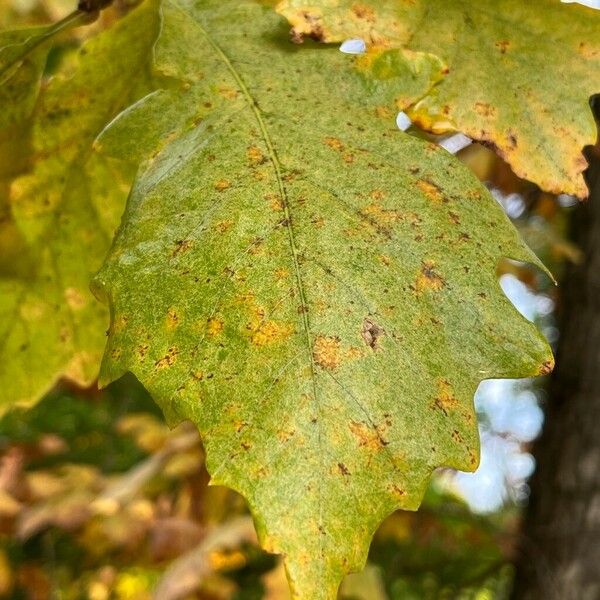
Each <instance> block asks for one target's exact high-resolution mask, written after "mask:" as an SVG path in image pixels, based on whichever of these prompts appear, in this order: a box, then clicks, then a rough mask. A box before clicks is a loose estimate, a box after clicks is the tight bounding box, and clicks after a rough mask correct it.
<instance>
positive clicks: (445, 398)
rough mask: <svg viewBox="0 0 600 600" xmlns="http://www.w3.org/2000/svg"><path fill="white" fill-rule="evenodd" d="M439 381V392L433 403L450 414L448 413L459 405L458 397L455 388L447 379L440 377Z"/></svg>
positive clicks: (445, 413) (446, 413)
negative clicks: (455, 394)
mask: <svg viewBox="0 0 600 600" xmlns="http://www.w3.org/2000/svg"><path fill="white" fill-rule="evenodd" d="M437 383H438V392H437V396H436V397H435V400H434V401H433V404H434V406H435V408H437V409H438V410H441V411H442V412H443V413H444V415H446V416H448V413H449V412H450V411H451V410H453V409H454V408H456V407H457V406H458V399H457V398H456V396H454V390H453V389H452V386H451V385H450V383H449V382H448V381H447V380H446V379H439V380H438V382H437Z"/></svg>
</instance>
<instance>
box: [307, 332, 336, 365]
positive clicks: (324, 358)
mask: <svg viewBox="0 0 600 600" xmlns="http://www.w3.org/2000/svg"><path fill="white" fill-rule="evenodd" d="M313 357H314V360H315V362H316V363H317V364H318V365H319V366H320V367H322V368H323V369H328V370H333V369H337V368H338V367H339V366H340V364H341V362H342V353H341V348H340V338H338V337H332V336H323V335H319V336H317V338H316V339H315V344H314V347H313Z"/></svg>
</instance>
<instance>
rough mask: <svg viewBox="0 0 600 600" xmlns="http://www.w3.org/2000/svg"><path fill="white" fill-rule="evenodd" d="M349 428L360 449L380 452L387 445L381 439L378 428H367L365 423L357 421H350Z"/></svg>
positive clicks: (380, 432) (385, 441)
mask: <svg viewBox="0 0 600 600" xmlns="http://www.w3.org/2000/svg"><path fill="white" fill-rule="evenodd" d="M349 427H350V431H351V432H352V434H353V435H354V437H355V438H356V439H357V441H358V445H359V446H360V447H361V448H368V449H369V450H381V449H382V448H384V447H385V446H387V445H388V444H389V442H388V441H387V440H385V439H384V438H383V436H382V431H380V429H381V428H380V427H376V426H369V425H367V424H366V423H362V422H359V421H350V425H349Z"/></svg>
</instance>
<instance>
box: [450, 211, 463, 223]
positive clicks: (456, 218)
mask: <svg viewBox="0 0 600 600" xmlns="http://www.w3.org/2000/svg"><path fill="white" fill-rule="evenodd" d="M448 218H449V219H450V223H452V224H453V225H460V217H459V216H458V215H457V214H456V213H455V212H452V211H450V212H449V213H448Z"/></svg>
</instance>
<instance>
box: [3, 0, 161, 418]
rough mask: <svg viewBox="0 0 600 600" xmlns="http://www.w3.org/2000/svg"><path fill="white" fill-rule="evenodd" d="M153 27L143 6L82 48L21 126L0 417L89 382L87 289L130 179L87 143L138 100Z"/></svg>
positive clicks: (100, 318) (101, 310) (92, 322)
mask: <svg viewBox="0 0 600 600" xmlns="http://www.w3.org/2000/svg"><path fill="white" fill-rule="evenodd" d="M157 24H158V23H157V13H156V7H155V6H153V5H152V4H151V3H148V4H147V5H146V6H143V7H141V8H140V9H137V10H136V11H134V12H133V13H132V14H130V15H129V16H128V17H126V18H125V19H123V20H122V21H120V22H119V23H118V24H116V25H115V26H114V27H113V28H111V29H110V30H109V31H107V32H106V33H104V34H102V35H100V36H98V37H97V38H94V39H93V40H91V41H90V42H88V43H87V44H85V45H84V46H83V47H82V48H81V50H80V52H79V59H78V61H77V62H78V64H77V68H76V70H75V71H74V72H72V73H68V74H58V75H56V76H55V77H54V78H52V79H51V80H50V82H49V83H47V84H46V85H45V86H44V88H43V89H42V91H41V93H40V95H39V97H38V98H37V101H36V103H35V107H34V108H33V109H32V111H33V112H32V115H31V119H30V122H29V123H28V124H25V125H22V126H21V131H22V133H23V135H25V132H26V131H29V132H30V140H29V143H28V149H27V153H26V159H27V161H28V163H29V172H27V173H26V174H24V175H22V176H20V177H18V178H16V179H15V180H13V181H12V183H11V185H10V196H9V208H10V215H8V217H7V218H8V219H9V221H8V223H7V228H8V227H10V230H11V232H12V234H14V235H13V238H14V242H11V244H13V247H12V250H13V251H14V252H15V254H18V256H19V257H20V261H19V264H18V268H14V265H13V264H7V265H6V266H5V267H4V268H3V269H2V271H1V272H0V324H1V335H0V340H1V342H0V412H1V411H3V410H6V408H8V407H9V406H12V405H14V404H30V403H32V402H34V401H36V400H37V399H38V398H39V397H40V396H41V395H42V394H43V393H44V392H45V391H46V390H47V389H48V388H49V387H50V386H51V385H52V384H53V383H54V382H55V381H56V379H57V378H59V377H61V376H65V377H67V378H69V379H72V380H73V381H76V382H78V383H80V384H89V383H91V382H92V381H93V380H94V379H95V378H96V377H97V374H98V368H99V364H100V358H101V355H102V350H103V347H104V343H105V335H104V334H105V330H106V328H107V325H108V314H107V311H106V308H105V307H104V306H103V305H102V304H100V303H98V302H97V301H96V299H95V298H94V297H93V296H92V294H91V292H90V291H89V281H90V279H91V277H92V275H93V274H94V272H95V271H97V269H98V268H99V267H100V265H101V263H102V260H103V259H104V257H105V255H106V252H107V250H108V248H109V246H110V243H111V240H112V236H113V233H114V231H115V229H116V227H117V225H118V222H119V217H120V215H121V212H122V210H123V207H124V204H125V199H126V196H127V193H128V187H129V185H128V182H129V183H130V181H131V176H132V173H131V168H129V169H127V168H124V167H123V165H121V164H120V163H118V162H117V161H115V160H109V159H106V158H105V157H101V156H100V155H98V153H96V152H94V151H93V150H92V144H93V140H94V139H95V137H96V136H97V135H98V134H99V133H100V132H101V131H102V129H103V128H104V127H105V125H106V124H107V123H108V122H109V121H110V120H111V119H112V118H113V117H114V116H115V115H116V114H118V112H119V111H120V110H121V109H122V108H124V107H125V106H127V105H128V104H129V103H131V102H132V101H133V100H135V99H136V98H137V97H139V95H140V94H145V93H147V85H146V84H147V81H148V77H147V75H148V73H147V72H148V69H147V68H146V66H147V63H148V60H149V56H150V53H151V48H152V44H153V41H154V39H155V37H156V25H157ZM15 101H16V100H15ZM9 110H14V111H17V110H18V107H16V106H15V105H9ZM18 143H19V140H18V139H15V137H13V144H14V147H17V145H18ZM11 147H12V146H11ZM127 171H129V173H128V172H127ZM17 238H18V239H17ZM3 239H4V241H6V240H7V239H8V237H7V236H4V238H3ZM17 249H18V252H17Z"/></svg>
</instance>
